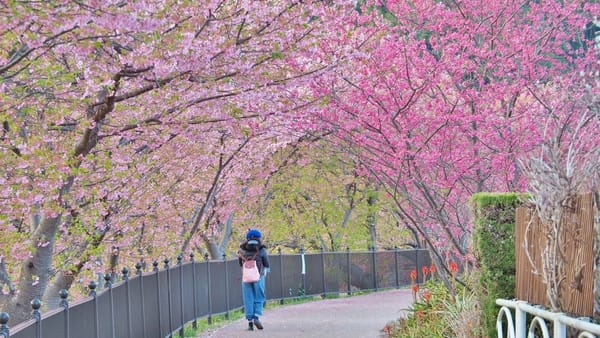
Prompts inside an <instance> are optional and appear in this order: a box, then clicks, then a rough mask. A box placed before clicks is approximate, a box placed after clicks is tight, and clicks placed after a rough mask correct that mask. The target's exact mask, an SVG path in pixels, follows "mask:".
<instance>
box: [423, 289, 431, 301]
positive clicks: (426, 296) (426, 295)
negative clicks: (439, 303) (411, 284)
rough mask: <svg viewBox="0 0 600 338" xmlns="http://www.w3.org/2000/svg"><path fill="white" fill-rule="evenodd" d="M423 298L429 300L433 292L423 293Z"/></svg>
mask: <svg viewBox="0 0 600 338" xmlns="http://www.w3.org/2000/svg"><path fill="white" fill-rule="evenodd" d="M423 298H425V300H426V301H429V300H430V299H431V292H429V291H426V292H425V293H424V294H423Z"/></svg>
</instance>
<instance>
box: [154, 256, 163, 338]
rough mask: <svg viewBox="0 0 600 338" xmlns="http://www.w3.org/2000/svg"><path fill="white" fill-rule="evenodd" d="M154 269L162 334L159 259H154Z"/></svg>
mask: <svg viewBox="0 0 600 338" xmlns="http://www.w3.org/2000/svg"><path fill="white" fill-rule="evenodd" d="M152 266H153V268H152V271H154V273H155V276H156V302H157V305H158V334H159V335H161V336H162V334H163V332H162V320H161V318H160V317H161V312H162V311H161V310H160V307H161V305H160V278H159V276H158V261H156V260H155V261H154V262H152Z"/></svg>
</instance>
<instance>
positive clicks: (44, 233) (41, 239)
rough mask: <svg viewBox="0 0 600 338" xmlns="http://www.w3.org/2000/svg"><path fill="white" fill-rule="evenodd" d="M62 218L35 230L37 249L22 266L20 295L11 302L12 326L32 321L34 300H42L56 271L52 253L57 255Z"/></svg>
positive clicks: (33, 243) (44, 222) (33, 242)
mask: <svg viewBox="0 0 600 338" xmlns="http://www.w3.org/2000/svg"><path fill="white" fill-rule="evenodd" d="M60 219H61V215H60V214H59V215H57V216H55V217H53V218H45V219H43V220H42V222H41V223H40V226H39V227H38V228H37V229H36V230H35V232H34V233H33V234H32V236H31V239H30V245H31V247H32V248H34V249H33V252H32V253H31V256H30V257H29V258H27V259H26V260H25V261H24V262H23V264H22V267H21V278H20V280H19V293H18V294H17V295H16V296H15V297H14V298H13V300H12V301H11V302H10V305H9V309H8V312H9V313H10V323H9V325H14V324H16V323H19V322H22V321H24V320H27V319H29V317H30V313H31V305H30V303H31V301H32V300H33V299H40V300H41V299H42V296H43V295H44V292H45V290H46V287H47V286H48V280H49V277H50V272H51V268H52V253H53V252H54V239H55V238H56V231H57V230H58V225H59V224H60Z"/></svg>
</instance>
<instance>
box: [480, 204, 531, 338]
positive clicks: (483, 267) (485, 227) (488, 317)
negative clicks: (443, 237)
mask: <svg viewBox="0 0 600 338" xmlns="http://www.w3.org/2000/svg"><path fill="white" fill-rule="evenodd" d="M521 197H522V195H521V194H516V193H478V194H475V195H473V197H472V198H471V206H472V209H473V212H474V217H475V219H474V228H473V250H474V254H475V258H476V260H477V262H478V264H479V273H480V278H479V286H478V287H477V288H476V290H480V292H479V293H480V295H479V297H480V302H481V306H482V313H483V319H482V325H483V327H484V330H485V332H486V335H487V336H488V337H495V336H496V335H497V333H496V317H497V315H498V310H499V308H498V306H497V305H496V298H509V299H510V298H514V293H515V211H516V208H517V207H518V206H519V205H520V204H521Z"/></svg>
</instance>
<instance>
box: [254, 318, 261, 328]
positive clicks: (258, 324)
mask: <svg viewBox="0 0 600 338" xmlns="http://www.w3.org/2000/svg"><path fill="white" fill-rule="evenodd" d="M254 326H256V328H257V329H259V330H262V329H263V325H262V323H261V322H260V320H258V318H254Z"/></svg>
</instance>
